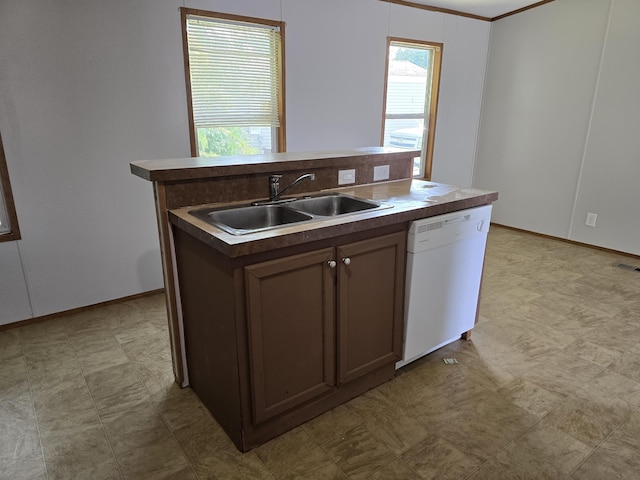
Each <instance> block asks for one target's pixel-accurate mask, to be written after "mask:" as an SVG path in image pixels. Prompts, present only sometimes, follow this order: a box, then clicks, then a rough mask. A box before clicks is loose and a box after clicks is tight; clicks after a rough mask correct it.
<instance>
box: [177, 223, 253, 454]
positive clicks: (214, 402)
mask: <svg viewBox="0 0 640 480" xmlns="http://www.w3.org/2000/svg"><path fill="white" fill-rule="evenodd" d="M174 239H175V249H176V267H177V271H178V280H179V284H180V295H181V303H182V315H183V322H184V334H185V347H186V357H187V367H188V372H189V380H190V386H191V388H192V389H193V391H194V392H195V393H196V394H197V395H198V397H199V398H200V400H201V401H202V403H204V404H205V405H206V406H207V408H208V409H209V410H210V411H211V413H212V414H213V416H214V417H215V419H216V420H217V421H218V423H219V424H220V425H221V426H222V427H223V428H224V430H225V431H226V432H227V434H228V435H229V437H230V438H231V439H232V440H233V441H234V443H235V444H236V445H237V446H238V448H242V447H241V442H242V429H241V420H240V408H241V400H240V389H239V381H238V358H237V349H236V328H235V312H234V292H233V278H232V275H231V274H230V273H228V272H226V271H225V270H224V269H223V268H221V267H220V266H219V265H218V264H217V262H216V256H215V255H214V252H213V250H212V249H211V248H210V247H208V246H206V245H205V244H203V243H201V242H200V241H198V240H196V239H195V238H193V237H191V236H190V235H188V234H187V233H184V232H182V231H181V230H178V229H176V230H175V237H174Z"/></svg>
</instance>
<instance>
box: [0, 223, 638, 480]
mask: <svg viewBox="0 0 640 480" xmlns="http://www.w3.org/2000/svg"><path fill="white" fill-rule="evenodd" d="M619 261H622V262H625V263H633V264H635V265H638V264H640V260H636V259H633V258H628V257H627V258H625V257H623V256H617V255H613V254H610V253H604V252H600V251H598V250H594V249H589V248H583V247H579V246H575V245H569V244H567V243H563V242H559V241H555V240H550V239H545V238H541V237H537V236H533V235H529V234H525V233H519V232H514V231H511V230H507V229H504V228H499V227H493V228H492V230H491V233H490V237H489V246H488V254H487V262H486V270H485V276H484V283H483V294H482V304H481V311H480V313H481V317H480V322H479V324H478V325H477V326H476V328H475V330H474V332H473V335H472V341H470V342H463V341H458V342H455V343H453V344H451V345H449V346H448V347H445V348H444V349H441V350H439V351H437V352H435V353H434V354H431V355H429V356H427V357H425V358H424V359H422V360H420V361H418V362H416V363H414V364H412V365H409V366H407V367H405V369H403V370H402V371H400V372H399V374H398V376H397V377H396V378H395V379H394V380H393V381H391V382H388V383H387V384H385V385H382V386H381V387H379V388H377V389H375V390H373V391H370V392H369V393H367V394H365V395H363V396H361V397H359V398H357V399H354V400H353V401H351V402H349V403H347V404H345V405H342V406H340V407H338V408H336V409H334V410H332V411H330V412H328V413H326V414H324V415H322V416H321V417H319V418H316V419H315V420H313V421H311V422H309V423H307V424H305V425H303V426H301V427H298V428H296V429H294V430H292V431H291V432H289V433H287V434H285V435H282V436H281V437H279V438H277V439H275V440H273V441H271V442H269V443H267V444H266V445H263V446H261V447H259V448H257V449H255V450H253V451H251V452H249V453H246V454H240V453H239V452H238V451H237V450H236V449H235V448H234V447H233V445H232V444H231V442H230V441H229V440H228V439H227V437H226V436H225V434H224V433H223V432H222V431H221V429H220V428H219V427H218V426H217V425H216V423H215V422H214V421H213V420H212V418H211V417H210V415H209V414H208V412H207V411H206V410H205V409H204V408H203V406H202V405H201V404H200V402H199V401H198V399H197V398H196V397H195V395H194V394H193V392H192V391H191V390H190V389H188V388H187V389H183V390H180V389H179V388H177V387H176V386H175V385H174V383H173V382H172V374H171V367H170V353H169V349H168V337H167V329H166V318H165V312H164V302H163V299H162V297H161V296H159V295H155V296H149V297H145V298H142V299H137V300H131V301H127V302H123V303H120V304H117V305H111V306H106V307H102V308H99V309H95V310H92V311H89V312H86V313H82V314H75V315H69V316H67V317H64V318H58V319H55V320H49V321H46V322H42V323H39V324H33V325H29V326H24V327H20V328H14V329H10V330H5V331H2V332H0V478H2V479H11V480H15V479H44V478H48V479H65V480H68V479H82V480H84V479H87V480H100V479H122V478H125V479H135V480H138V479H140V480H143V479H154V480H156V479H158V480H160V479H185V480H188V479H215V480H234V479H242V480H246V479H249V480H251V479H270V480H280V479H323V480H325V479H354V480H360V479H372V480H394V479H397V480H405V479H418V480H420V479H438V480H445V479H472V480H481V479H483V480H484V479H562V478H570V479H574V480H578V479H579V480H591V479H594V480H595V479H598V480H600V479H614V478H615V479H637V478H640V408H639V407H640V273H639V272H633V271H627V270H622V269H620V268H616V267H614V266H613V265H614V263H616V262H619ZM446 357H454V358H456V359H457V360H458V363H457V364H455V365H446V364H444V362H443V361H442V359H443V358H446Z"/></svg>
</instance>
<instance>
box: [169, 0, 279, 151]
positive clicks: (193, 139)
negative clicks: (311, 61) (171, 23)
mask: <svg viewBox="0 0 640 480" xmlns="http://www.w3.org/2000/svg"><path fill="white" fill-rule="evenodd" d="M188 15H196V16H200V17H208V18H211V19H217V20H222V21H225V20H228V21H235V22H245V23H254V24H258V25H265V26H271V27H278V28H279V30H280V50H281V51H280V63H281V64H280V95H279V100H278V115H279V117H280V126H279V127H277V128H276V134H275V135H274V137H275V140H276V141H277V145H276V151H277V152H286V150H287V144H286V103H285V91H286V89H285V77H286V75H285V72H286V70H285V32H284V27H285V22H282V21H277V20H268V19H264V18H257V17H246V16H242V15H232V14H228V13H221V12H213V11H209V10H200V9H195V8H188V7H180V19H181V22H182V55H183V58H184V74H185V84H186V89H187V110H188V115H189V137H190V138H189V140H190V146H191V156H192V157H197V156H198V133H197V131H196V127H195V122H194V119H193V96H192V92H191V73H190V72H191V71H190V66H189V44H188V38H187V16H188Z"/></svg>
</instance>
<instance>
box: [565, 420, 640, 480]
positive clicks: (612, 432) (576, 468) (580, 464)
mask: <svg viewBox="0 0 640 480" xmlns="http://www.w3.org/2000/svg"><path fill="white" fill-rule="evenodd" d="M637 410H639V409H638V408H636V409H635V410H632V411H630V412H629V413H628V414H627V415H626V416H625V418H624V419H623V420H621V421H620V422H619V423H618V425H616V426H615V428H613V429H612V430H611V431H610V432H609V434H608V435H607V436H605V437H604V438H603V439H602V440H601V441H600V442H598V444H597V445H596V446H595V447H593V448H592V449H591V452H589V455H587V456H585V457H584V458H583V459H582V461H580V463H579V464H578V465H577V466H576V467H575V468H574V469H573V470H572V471H571V472H570V473H569V475H568V476H567V478H571V477H572V476H573V474H574V473H576V472H577V471H578V470H579V469H580V467H582V465H583V464H584V463H585V462H586V461H587V460H589V458H591V457H592V456H593V455H594V454H595V453H596V452H597V451H598V450H600V447H601V446H602V445H603V444H604V443H605V442H606V441H607V440H609V438H611V436H612V435H613V434H614V433H615V432H616V430H618V429H619V428H620V426H621V425H622V424H623V423H624V422H625V421H626V420H628V419H629V418H630V417H631V415H633V414H634V412H635V411H637ZM571 436H572V437H573V435H571ZM573 438H575V437H573Z"/></svg>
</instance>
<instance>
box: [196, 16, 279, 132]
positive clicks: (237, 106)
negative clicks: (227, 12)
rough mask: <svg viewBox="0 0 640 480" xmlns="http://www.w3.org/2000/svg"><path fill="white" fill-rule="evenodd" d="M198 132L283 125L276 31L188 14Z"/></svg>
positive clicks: (274, 29)
mask: <svg viewBox="0 0 640 480" xmlns="http://www.w3.org/2000/svg"><path fill="white" fill-rule="evenodd" d="M187 44H188V51H189V52H188V53H189V71H190V79H191V97H192V106H193V121H194V126H195V127H196V128H212V127H221V126H271V127H279V126H280V115H279V110H280V109H279V103H280V99H279V95H280V92H281V85H280V83H281V80H282V79H281V73H280V72H281V68H280V64H281V39H280V29H279V28H278V27H274V26H269V25H261V24H252V23H245V22H236V21H230V20H223V19H215V18H209V17H202V16H197V15H191V14H190V15H187Z"/></svg>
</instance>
